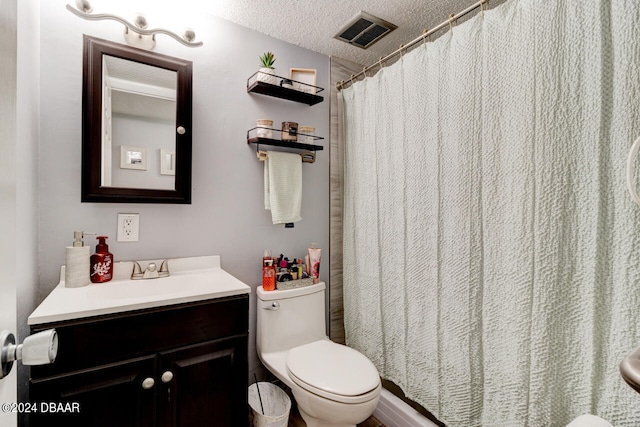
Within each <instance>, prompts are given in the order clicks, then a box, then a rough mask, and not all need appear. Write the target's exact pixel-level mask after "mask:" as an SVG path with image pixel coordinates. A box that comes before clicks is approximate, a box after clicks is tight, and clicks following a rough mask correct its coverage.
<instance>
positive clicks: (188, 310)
mask: <svg viewBox="0 0 640 427" xmlns="http://www.w3.org/2000/svg"><path fill="white" fill-rule="evenodd" d="M123 264H126V263H116V269H115V270H116V271H114V276H119V277H120V278H117V277H116V279H114V280H113V281H112V282H108V283H104V284H95V285H89V286H86V287H83V288H75V289H70V288H65V287H64V283H63V282H61V283H60V285H58V287H56V288H55V289H54V291H53V292H52V293H51V294H50V295H49V297H47V299H45V301H43V303H42V304H41V305H40V306H39V307H38V308H37V309H36V310H35V311H34V312H33V314H32V315H31V316H30V317H29V324H30V326H31V331H32V332H38V331H41V330H44V329H49V328H55V329H56V331H57V332H58V337H59V351H58V357H57V359H56V361H55V362H54V363H53V364H52V365H45V366H33V367H31V377H30V402H32V403H37V404H38V411H37V412H35V413H32V414H31V420H30V421H31V426H42V425H52V423H51V422H52V421H54V425H65V426H76V425H77V426H92V427H93V426H105V427H106V426H110V427H112V426H131V427H134V426H201V425H215V426H233V427H235V426H243V425H246V424H247V339H248V329H249V327H248V318H249V315H248V314H249V312H248V304H249V296H248V295H249V292H250V288H249V287H248V286H247V285H245V284H244V283H242V282H240V281H238V280H237V279H235V278H234V277H233V276H231V275H229V274H228V273H226V272H225V271H224V270H222V269H221V268H220V260H219V257H198V258H182V259H176V260H170V261H169V269H170V272H171V276H170V277H167V278H160V279H152V280H129V279H128V278H122V275H123V274H124V273H123V272H124V271H127V270H128V266H127V265H123ZM128 271H129V272H130V271H131V270H128ZM61 277H64V273H63V274H62V275H61ZM110 287H111V288H110ZM109 296H111V298H109ZM41 402H51V403H54V404H58V405H57V407H56V409H57V410H56V411H54V413H51V412H52V411H40V408H41V407H42V408H46V405H42V404H41ZM67 403H69V404H70V405H67ZM74 403H77V404H78V405H75V406H74ZM60 404H62V405H60ZM49 407H50V408H51V405H49ZM74 408H78V410H76V411H74Z"/></svg>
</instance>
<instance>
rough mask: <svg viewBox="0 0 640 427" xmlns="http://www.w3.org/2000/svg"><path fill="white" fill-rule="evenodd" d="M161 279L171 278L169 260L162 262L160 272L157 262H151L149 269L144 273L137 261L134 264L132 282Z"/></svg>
mask: <svg viewBox="0 0 640 427" xmlns="http://www.w3.org/2000/svg"><path fill="white" fill-rule="evenodd" d="M159 277H169V263H168V260H166V259H165V260H164V261H162V264H160V270H158V266H157V265H156V263H155V262H150V263H149V265H147V268H146V269H145V270H144V272H143V271H142V267H140V264H138V263H137V262H136V261H134V262H133V271H132V272H131V280H141V279H157V278H159Z"/></svg>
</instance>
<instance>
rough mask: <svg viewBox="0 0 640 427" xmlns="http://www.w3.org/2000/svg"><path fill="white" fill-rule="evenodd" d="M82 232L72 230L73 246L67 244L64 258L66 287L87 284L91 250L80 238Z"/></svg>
mask: <svg viewBox="0 0 640 427" xmlns="http://www.w3.org/2000/svg"><path fill="white" fill-rule="evenodd" d="M83 237H84V232H82V231H74V232H73V246H67V248H66V253H65V260H64V286H65V287H66V288H79V287H81V286H86V285H88V284H89V283H90V282H91V280H90V273H91V271H90V270H91V265H90V262H89V258H90V255H91V250H90V248H89V246H85V245H84V242H83V241H82V238H83Z"/></svg>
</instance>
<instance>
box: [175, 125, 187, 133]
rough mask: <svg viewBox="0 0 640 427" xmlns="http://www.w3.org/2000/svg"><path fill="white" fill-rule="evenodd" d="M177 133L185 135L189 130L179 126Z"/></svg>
mask: <svg viewBox="0 0 640 427" xmlns="http://www.w3.org/2000/svg"><path fill="white" fill-rule="evenodd" d="M176 131H178V133H179V134H180V135H184V134H185V132H187V130H186V129H185V128H184V126H178V128H177V129H176Z"/></svg>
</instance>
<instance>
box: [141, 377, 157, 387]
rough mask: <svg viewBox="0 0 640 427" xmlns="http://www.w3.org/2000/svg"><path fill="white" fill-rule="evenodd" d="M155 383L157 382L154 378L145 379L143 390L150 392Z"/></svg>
mask: <svg viewBox="0 0 640 427" xmlns="http://www.w3.org/2000/svg"><path fill="white" fill-rule="evenodd" d="M155 383H156V382H155V381H154V380H153V378H151V377H149V378H145V379H144V381H142V388H143V389H145V390H149V389H150V388H152V387H153V386H154V385H155Z"/></svg>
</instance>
